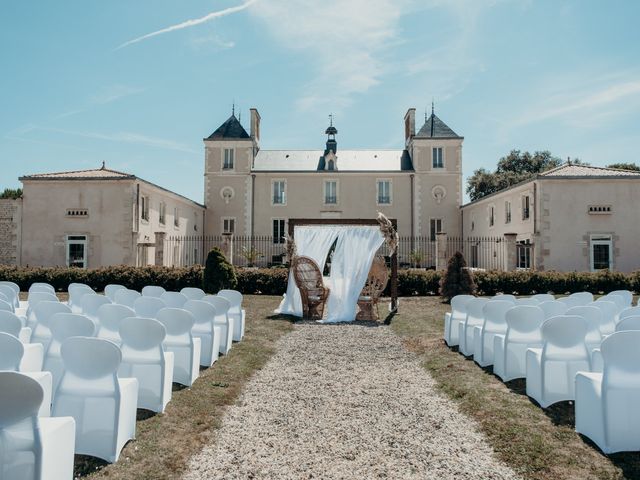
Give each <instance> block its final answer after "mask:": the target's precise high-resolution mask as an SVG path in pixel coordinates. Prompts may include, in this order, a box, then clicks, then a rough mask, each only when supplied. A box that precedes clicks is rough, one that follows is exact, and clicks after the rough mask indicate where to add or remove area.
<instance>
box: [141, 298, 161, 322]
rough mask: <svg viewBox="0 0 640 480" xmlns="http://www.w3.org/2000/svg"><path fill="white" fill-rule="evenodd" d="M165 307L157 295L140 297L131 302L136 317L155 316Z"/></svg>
mask: <svg viewBox="0 0 640 480" xmlns="http://www.w3.org/2000/svg"><path fill="white" fill-rule="evenodd" d="M166 307H167V306H166V305H165V303H164V302H163V301H162V300H161V299H159V298H157V297H140V298H138V299H137V300H136V301H135V302H133V310H134V311H135V312H136V316H138V317H146V318H156V315H157V314H158V312H159V311H160V310H162V309H163V308H166Z"/></svg>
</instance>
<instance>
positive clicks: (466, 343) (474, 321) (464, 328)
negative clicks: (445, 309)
mask: <svg viewBox="0 0 640 480" xmlns="http://www.w3.org/2000/svg"><path fill="white" fill-rule="evenodd" d="M488 301H489V299H487V298H474V299H472V300H470V301H469V303H467V305H466V307H467V315H466V316H465V318H464V321H463V322H461V323H460V325H459V326H458V341H459V345H458V351H459V352H460V353H462V354H463V355H465V356H467V357H468V356H469V355H473V347H474V344H473V334H474V327H477V326H482V324H483V323H484V313H483V309H484V306H485V305H486V304H487V302H488Z"/></svg>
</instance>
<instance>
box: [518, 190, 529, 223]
mask: <svg viewBox="0 0 640 480" xmlns="http://www.w3.org/2000/svg"><path fill="white" fill-rule="evenodd" d="M526 199H528V200H526ZM525 201H526V202H527V203H528V205H527V206H526V207H525ZM520 205H521V206H520V208H521V209H522V221H523V222H527V221H529V220H530V219H531V196H530V195H529V194H528V193H527V194H526V195H522V197H521V200H520ZM525 212H527V216H526V217H525V216H524V214H525Z"/></svg>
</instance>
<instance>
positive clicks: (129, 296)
mask: <svg viewBox="0 0 640 480" xmlns="http://www.w3.org/2000/svg"><path fill="white" fill-rule="evenodd" d="M141 296H142V295H140V292H136V291H135V290H117V291H116V293H115V295H114V297H115V303H117V304H118V305H125V306H127V307H129V308H133V304H134V303H135V302H136V300H137V299H139V298H140V297H141Z"/></svg>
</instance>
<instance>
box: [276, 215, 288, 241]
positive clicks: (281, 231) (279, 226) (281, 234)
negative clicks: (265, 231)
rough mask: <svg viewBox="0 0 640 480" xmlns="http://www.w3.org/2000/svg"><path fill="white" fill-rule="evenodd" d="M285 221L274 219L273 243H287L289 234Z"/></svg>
mask: <svg viewBox="0 0 640 480" xmlns="http://www.w3.org/2000/svg"><path fill="white" fill-rule="evenodd" d="M285 223H286V221H285V219H284V218H274V219H273V243H274V244H281V243H284V242H285V237H286V235H287V232H286V231H285Z"/></svg>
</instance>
